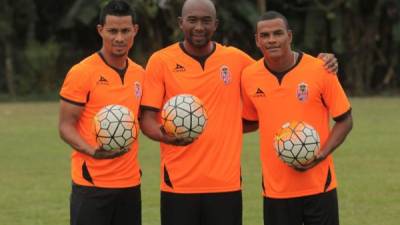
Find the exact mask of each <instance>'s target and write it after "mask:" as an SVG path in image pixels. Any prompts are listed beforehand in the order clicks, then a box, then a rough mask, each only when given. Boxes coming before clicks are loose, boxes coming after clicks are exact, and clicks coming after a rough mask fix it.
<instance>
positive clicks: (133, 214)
mask: <svg viewBox="0 0 400 225" xmlns="http://www.w3.org/2000/svg"><path fill="white" fill-rule="evenodd" d="M111 224H113V225H141V224H142V202H141V193H140V185H139V186H136V187H131V188H124V189H120V191H119V193H118V195H117V196H116V198H115V209H114V214H113V219H112V223H111Z"/></svg>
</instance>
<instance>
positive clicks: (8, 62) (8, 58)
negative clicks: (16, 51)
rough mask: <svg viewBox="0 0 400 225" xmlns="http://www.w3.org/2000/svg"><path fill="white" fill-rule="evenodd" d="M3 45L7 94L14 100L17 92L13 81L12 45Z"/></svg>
mask: <svg viewBox="0 0 400 225" xmlns="http://www.w3.org/2000/svg"><path fill="white" fill-rule="evenodd" d="M4 47H5V54H4V55H5V57H4V60H5V61H4V65H5V78H6V84H7V89H8V94H9V95H10V97H11V99H12V100H15V99H16V98H17V93H16V90H15V83H14V65H13V58H12V54H11V53H12V46H11V45H9V44H5V45H4Z"/></svg>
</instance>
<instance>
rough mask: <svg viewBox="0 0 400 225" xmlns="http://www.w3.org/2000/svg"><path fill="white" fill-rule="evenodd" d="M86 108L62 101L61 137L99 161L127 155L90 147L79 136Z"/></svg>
mask: <svg viewBox="0 0 400 225" xmlns="http://www.w3.org/2000/svg"><path fill="white" fill-rule="evenodd" d="M83 109H84V107H83V106H79V105H75V104H72V103H69V102H66V101H64V100H60V115H59V123H58V131H59V134H60V137H61V138H62V139H63V140H64V141H65V142H66V143H67V144H69V145H70V146H71V147H72V148H73V149H75V150H77V151H79V152H81V153H83V154H86V155H90V156H92V157H94V158H98V159H109V158H115V157H117V156H120V155H122V154H124V153H125V151H124V150H121V151H118V150H116V151H106V150H102V149H98V148H97V147H94V146H91V145H89V144H88V143H87V142H86V141H85V140H84V139H83V138H82V137H81V135H80V134H79V132H78V130H77V129H76V124H77V122H78V120H79V118H80V116H81V113H82V111H83Z"/></svg>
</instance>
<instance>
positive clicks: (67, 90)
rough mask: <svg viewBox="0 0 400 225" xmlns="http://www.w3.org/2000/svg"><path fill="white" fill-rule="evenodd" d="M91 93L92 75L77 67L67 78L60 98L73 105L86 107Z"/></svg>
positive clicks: (72, 69)
mask: <svg viewBox="0 0 400 225" xmlns="http://www.w3.org/2000/svg"><path fill="white" fill-rule="evenodd" d="M78 65H79V64H78ZM89 92H90V75H89V74H88V73H87V72H84V71H83V70H81V69H79V67H78V66H77V65H75V66H74V67H72V68H71V69H70V71H69V72H68V74H67V76H66V77H65V80H64V83H63V85H62V87H61V91H60V97H61V98H62V99H64V100H67V101H70V102H72V103H76V104H79V105H84V104H86V101H87V96H88V94H89Z"/></svg>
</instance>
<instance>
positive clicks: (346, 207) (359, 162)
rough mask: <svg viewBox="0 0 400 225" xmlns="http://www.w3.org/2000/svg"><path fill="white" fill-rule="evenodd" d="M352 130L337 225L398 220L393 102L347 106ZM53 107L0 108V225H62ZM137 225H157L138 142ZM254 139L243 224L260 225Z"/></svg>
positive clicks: (145, 154) (149, 172)
mask: <svg viewBox="0 0 400 225" xmlns="http://www.w3.org/2000/svg"><path fill="white" fill-rule="evenodd" d="M352 103H353V117H354V122H355V124H354V129H353V131H352V133H351V134H350V136H349V137H348V139H347V141H346V143H345V144H344V145H343V146H342V147H341V148H340V149H338V150H337V152H335V162H336V170H337V174H338V179H339V189H338V190H339V205H340V217H341V224H342V225H358V224H363V225H396V224H398V223H399V221H400V116H399V115H400V98H356V99H352ZM57 117H58V103H51V102H42V103H0V127H1V128H2V129H0V143H1V145H0V146H1V147H0V193H1V194H0V208H1V210H0V224H2V225H3V224H4V225H27V224H29V225H61V224H62V225H65V224H69V205H68V204H69V202H68V201H69V200H68V199H69V191H70V175H69V161H70V156H69V154H70V150H69V147H68V146H67V145H66V144H64V143H63V142H62V141H61V140H60V139H59V137H58V131H57ZM140 141H141V147H140V153H139V155H140V160H141V164H142V169H143V172H144V174H143V175H144V176H143V182H142V197H143V225H157V224H159V187H158V186H159V167H158V164H159V149H158V144H157V143H154V142H151V141H149V140H148V139H146V138H144V137H141V140H140ZM257 146H258V138H257V134H249V135H245V143H244V148H243V154H242V156H243V166H242V171H243V178H244V180H243V182H244V183H243V186H244V191H243V198H244V224H245V225H258V224H262V197H261V174H260V162H259V160H258V154H259V152H258V147H257Z"/></svg>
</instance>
